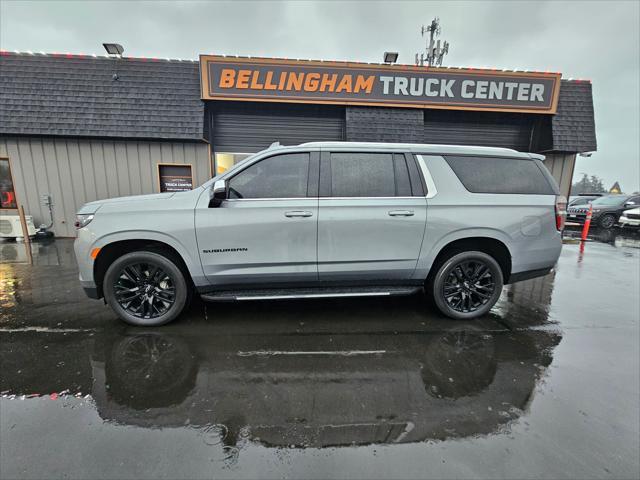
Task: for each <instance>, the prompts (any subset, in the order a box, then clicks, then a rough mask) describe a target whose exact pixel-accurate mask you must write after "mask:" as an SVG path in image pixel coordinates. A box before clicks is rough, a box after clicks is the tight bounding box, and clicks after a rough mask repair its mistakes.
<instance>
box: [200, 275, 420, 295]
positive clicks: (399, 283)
mask: <svg viewBox="0 0 640 480" xmlns="http://www.w3.org/2000/svg"><path fill="white" fill-rule="evenodd" d="M386 285H393V286H395V287H405V286H406V287H421V286H423V285H424V280H411V279H409V280H397V279H388V278H385V279H378V280H364V281H357V282H355V281H348V280H344V281H306V282H270V283H269V284H264V283H246V284H225V285H204V286H198V287H196V290H197V291H198V293H211V292H224V291H227V290H232V291H235V290H273V289H283V290H285V289H300V288H339V287H349V288H357V287H376V286H386Z"/></svg>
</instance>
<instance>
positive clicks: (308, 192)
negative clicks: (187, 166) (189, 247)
mask: <svg viewBox="0 0 640 480" xmlns="http://www.w3.org/2000/svg"><path fill="white" fill-rule="evenodd" d="M318 157H319V154H318V152H310V153H309V152H304V153H287V154H276V155H273V156H270V157H267V158H264V159H261V160H259V161H258V162H256V163H253V164H251V165H249V166H248V167H247V168H245V169H244V170H242V171H240V172H239V173H237V174H235V175H234V176H233V177H231V178H230V179H228V189H229V194H228V196H229V199H228V200H225V201H224V202H223V203H222V205H221V206H219V207H217V208H207V206H206V205H201V206H200V207H199V208H198V209H197V211H196V234H197V238H198V247H199V249H200V257H201V259H202V266H203V268H204V272H205V275H206V276H207V278H208V279H209V281H210V282H211V283H212V284H215V285H218V286H233V285H238V286H247V285H251V284H256V285H257V286H274V285H276V284H294V285H299V284H300V283H303V282H315V281H317V279H318V271H317V249H316V241H317V233H318V170H319V158H318Z"/></svg>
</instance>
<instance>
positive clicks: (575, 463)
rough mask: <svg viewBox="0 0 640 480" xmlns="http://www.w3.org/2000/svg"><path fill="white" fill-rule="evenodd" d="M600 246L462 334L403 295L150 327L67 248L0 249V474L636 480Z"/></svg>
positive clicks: (575, 255) (624, 304)
mask: <svg viewBox="0 0 640 480" xmlns="http://www.w3.org/2000/svg"><path fill="white" fill-rule="evenodd" d="M599 239H600V240H601V241H598V242H596V241H594V242H588V243H587V244H586V245H585V246H584V251H583V252H581V249H580V245H579V244H577V243H574V242H571V241H569V243H567V244H565V246H564V248H563V252H562V256H561V258H560V261H559V263H558V266H557V269H556V271H555V272H553V273H551V274H549V275H548V276H546V277H544V278H540V279H536V280H531V281H527V282H523V283H520V284H515V285H511V286H509V287H507V289H506V290H505V292H504V294H503V296H502V298H501V300H500V302H499V303H498V304H497V305H496V307H495V308H494V309H493V310H492V313H491V314H490V315H489V316H487V317H485V318H483V319H480V320H477V321H473V322H460V321H453V320H449V319H446V318H444V317H441V316H440V315H439V314H437V313H436V312H435V310H434V308H433V307H430V306H429V305H427V304H426V302H425V300H424V298H423V297H422V296H420V295H417V296H413V297H405V298H394V299H375V300H371V299H353V300H344V299H343V300H322V301H288V302H256V303H238V304H234V303H224V304H203V303H200V302H194V304H193V305H192V307H191V309H190V310H189V312H188V313H187V314H186V315H184V316H183V318H181V319H180V320H179V321H177V322H175V323H173V324H170V325H167V326H164V327H160V328H148V329H141V328H134V327H128V326H126V325H125V324H123V323H121V322H120V321H119V320H117V319H116V318H115V316H114V314H113V313H112V312H111V310H109V308H108V307H106V306H105V305H103V303H102V302H101V301H93V300H89V299H87V298H86V297H85V296H84V293H83V292H82V290H81V289H80V287H79V285H78V283H77V281H76V275H77V273H76V267H75V262H74V259H73V251H72V243H71V241H68V240H58V241H56V242H55V243H51V244H35V245H34V250H35V255H34V256H35V262H36V265H34V266H33V267H31V266H28V265H25V264H23V263H20V261H21V260H23V256H24V252H23V250H22V248H23V247H22V246H21V245H16V244H12V243H0V255H1V258H2V264H0V308H1V312H0V362H1V363H0V367H1V369H0V392H2V397H1V398H0V478H3V479H5V478H17V477H19V478H60V477H64V478H158V477H162V478H283V477H284V478H307V477H309V478H335V477H337V478H412V477H416V478H477V477H480V478H486V477H491V478H585V477H597V478H638V477H639V476H640V460H639V450H640V441H639V434H640V427H639V424H640V418H639V411H640V391H639V389H640V386H639V378H640V367H639V362H640V352H639V345H640V337H639V323H640V318H639V317H640V299H639V297H640V294H639V292H640V249H639V247H640V237H638V236H637V235H635V236H634V235H633V234H631V235H629V236H619V235H617V234H616V233H612V234H607V235H604V236H601V237H600V238H599ZM602 241H604V242H608V243H603V242H602Z"/></svg>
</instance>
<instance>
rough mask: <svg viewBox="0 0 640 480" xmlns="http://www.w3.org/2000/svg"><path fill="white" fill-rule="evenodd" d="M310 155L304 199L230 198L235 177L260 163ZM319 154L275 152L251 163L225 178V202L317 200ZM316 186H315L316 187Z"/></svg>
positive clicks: (308, 151) (299, 151)
mask: <svg viewBox="0 0 640 480" xmlns="http://www.w3.org/2000/svg"><path fill="white" fill-rule="evenodd" d="M300 154H303V155H308V156H309V170H308V173H307V191H306V194H305V196H304V197H259V198H229V190H230V188H231V180H233V179H234V178H235V177H237V176H238V175H240V174H241V173H243V172H244V171H245V170H247V169H249V168H251V167H253V166H254V165H257V164H259V163H260V162H264V161H266V160H269V159H270V158H273V157H279V156H282V155H300ZM319 156H320V155H319V152H317V151H313V150H297V151H281V152H273V153H271V154H270V155H267V156H264V157H261V158H259V159H257V160H256V161H255V162H251V163H250V164H249V165H247V166H246V167H244V168H242V169H241V170H238V171H237V172H235V171H234V172H232V173H231V174H230V175H229V176H228V177H224V182H225V186H226V197H227V198H226V199H225V202H250V201H262V202H264V201H270V200H302V199H307V198H317V197H318V176H319V170H320V159H319ZM314 184H315V185H314Z"/></svg>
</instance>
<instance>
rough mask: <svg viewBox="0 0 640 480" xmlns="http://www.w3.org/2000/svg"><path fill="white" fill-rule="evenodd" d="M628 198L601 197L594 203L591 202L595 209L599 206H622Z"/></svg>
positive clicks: (616, 196)
mask: <svg viewBox="0 0 640 480" xmlns="http://www.w3.org/2000/svg"><path fill="white" fill-rule="evenodd" d="M626 198H627V197H625V196H619V195H615V196H611V197H600V198H598V199H596V200H594V201H593V202H591V204H592V205H593V206H594V207H595V206H597V205H622V203H623V202H624V201H625V199H626Z"/></svg>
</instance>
